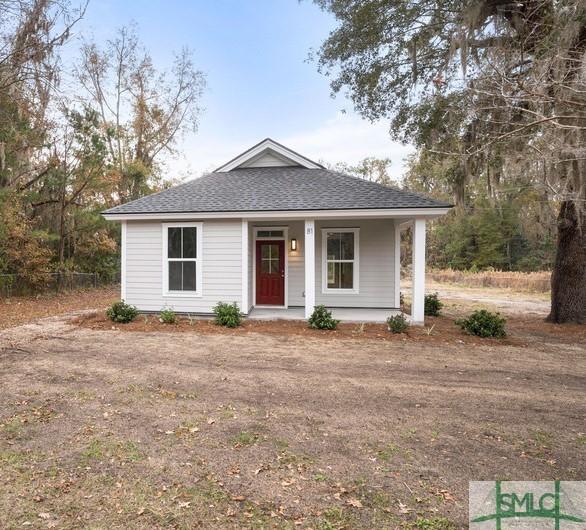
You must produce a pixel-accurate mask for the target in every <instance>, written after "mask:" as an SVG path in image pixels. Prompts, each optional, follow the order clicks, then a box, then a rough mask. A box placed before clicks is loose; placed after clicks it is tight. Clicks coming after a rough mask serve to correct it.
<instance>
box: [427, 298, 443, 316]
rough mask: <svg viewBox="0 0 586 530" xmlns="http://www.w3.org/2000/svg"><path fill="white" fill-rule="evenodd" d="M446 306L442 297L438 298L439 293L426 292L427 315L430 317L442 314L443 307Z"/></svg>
mask: <svg viewBox="0 0 586 530" xmlns="http://www.w3.org/2000/svg"><path fill="white" fill-rule="evenodd" d="M443 306H444V304H442V302H441V301H440V299H439V298H438V295H437V293H432V294H426V295H425V309H424V312H425V316H428V317H437V316H439V314H440V310H441V308H442V307H443Z"/></svg>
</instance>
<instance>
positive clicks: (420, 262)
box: [411, 219, 425, 324]
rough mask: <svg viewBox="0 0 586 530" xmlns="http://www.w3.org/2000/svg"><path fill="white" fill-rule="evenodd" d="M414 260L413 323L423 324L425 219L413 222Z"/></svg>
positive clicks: (412, 279) (412, 280)
mask: <svg viewBox="0 0 586 530" xmlns="http://www.w3.org/2000/svg"><path fill="white" fill-rule="evenodd" d="M412 259H413V266H412V272H411V275H412V278H411V282H412V286H413V293H412V297H411V322H412V323H413V324H423V322H424V320H425V219H415V220H414V221H413V254H412Z"/></svg>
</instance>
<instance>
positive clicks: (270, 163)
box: [240, 152, 295, 167]
mask: <svg viewBox="0 0 586 530" xmlns="http://www.w3.org/2000/svg"><path fill="white" fill-rule="evenodd" d="M293 165H295V163H294V162H292V161H291V160H287V159H286V158H284V157H281V156H276V155H275V154H273V153H269V152H265V153H262V154H261V155H260V156H257V157H256V158H253V159H252V160H249V161H248V162H245V163H244V164H241V166H240V167H284V166H293Z"/></svg>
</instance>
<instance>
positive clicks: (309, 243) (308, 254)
mask: <svg viewBox="0 0 586 530" xmlns="http://www.w3.org/2000/svg"><path fill="white" fill-rule="evenodd" d="M303 253H304V256H305V318H306V319H307V318H309V317H310V315H311V313H313V309H314V307H315V221H314V220H313V219H306V220H305V240H304V244H303Z"/></svg>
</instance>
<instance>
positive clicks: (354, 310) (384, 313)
mask: <svg viewBox="0 0 586 530" xmlns="http://www.w3.org/2000/svg"><path fill="white" fill-rule="evenodd" d="M399 312H400V311H397V310H395V309H369V308H360V307H335V308H333V309H332V316H333V317H334V318H335V319H336V320H340V321H341V322H356V323H362V322H367V323H371V322H372V323H384V322H386V320H387V318H388V317H389V316H391V315H393V314H397V313H399ZM248 318H250V319H253V320H304V319H305V308H303V307H289V308H287V309H280V308H264V307H255V308H253V309H252V310H251V311H250V313H249V314H248Z"/></svg>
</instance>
